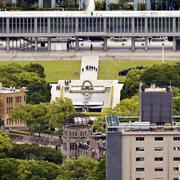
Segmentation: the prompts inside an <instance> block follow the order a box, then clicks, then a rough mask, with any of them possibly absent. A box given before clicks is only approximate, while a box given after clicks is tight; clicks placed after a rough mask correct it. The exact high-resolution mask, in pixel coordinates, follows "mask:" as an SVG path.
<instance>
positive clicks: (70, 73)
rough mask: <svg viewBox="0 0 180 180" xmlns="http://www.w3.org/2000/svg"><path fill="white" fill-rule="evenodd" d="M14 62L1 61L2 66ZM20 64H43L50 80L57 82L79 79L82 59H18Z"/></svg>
mask: <svg viewBox="0 0 180 180" xmlns="http://www.w3.org/2000/svg"><path fill="white" fill-rule="evenodd" d="M10 63H12V62H9V61H8V62H5V61H3V62H0V66H2V65H7V64H10ZM15 63H18V64H20V65H25V64H28V63H39V64H41V65H42V66H43V67H44V69H45V73H46V78H47V81H48V82H55V81H57V80H60V79H79V77H80V65H81V62H80V61H71V60H67V61H16V62H15Z"/></svg>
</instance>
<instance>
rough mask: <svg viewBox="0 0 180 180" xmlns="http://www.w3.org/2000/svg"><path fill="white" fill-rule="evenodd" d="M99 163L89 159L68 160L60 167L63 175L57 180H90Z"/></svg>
mask: <svg viewBox="0 0 180 180" xmlns="http://www.w3.org/2000/svg"><path fill="white" fill-rule="evenodd" d="M97 165H98V162H97V161H96V160H92V159H90V158H88V157H83V156H82V157H80V158H79V159H67V160H65V161H64V163H63V165H62V166H61V167H60V171H61V174H60V175H59V176H58V177H57V179H56V180H70V179H77V180H88V177H89V176H90V175H91V174H92V171H93V170H94V169H95V168H96V167H97Z"/></svg>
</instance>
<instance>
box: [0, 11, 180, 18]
mask: <svg viewBox="0 0 180 180" xmlns="http://www.w3.org/2000/svg"><path fill="white" fill-rule="evenodd" d="M0 17H1V18H3V17H180V11H92V12H91V11H0Z"/></svg>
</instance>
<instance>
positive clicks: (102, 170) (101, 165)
mask: <svg viewBox="0 0 180 180" xmlns="http://www.w3.org/2000/svg"><path fill="white" fill-rule="evenodd" d="M105 179H106V159H105V158H102V159H100V161H99V162H98V165H97V166H96V167H95V168H94V169H93V172H92V174H91V175H90V176H89V177H88V178H87V180H105Z"/></svg>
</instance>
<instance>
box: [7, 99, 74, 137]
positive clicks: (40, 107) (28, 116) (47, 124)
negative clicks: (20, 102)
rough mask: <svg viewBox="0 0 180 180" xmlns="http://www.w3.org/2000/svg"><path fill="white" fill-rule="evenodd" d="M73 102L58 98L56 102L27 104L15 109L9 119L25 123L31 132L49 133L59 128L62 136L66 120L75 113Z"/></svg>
mask: <svg viewBox="0 0 180 180" xmlns="http://www.w3.org/2000/svg"><path fill="white" fill-rule="evenodd" d="M74 112H75V110H74V106H73V104H72V101H71V100H70V99H68V98H57V99H56V101H55V102H53V103H52V104H50V103H40V104H34V105H32V104H26V105H24V106H19V107H17V108H15V109H13V110H12V111H11V113H10V116H9V119H10V120H11V121H16V120H17V119H19V120H22V121H25V122H26V124H27V126H28V128H29V130H30V131H31V132H32V133H33V132H38V133H39V134H40V133H47V132H50V130H51V129H55V128H59V131H60V134H62V127H63V123H64V120H65V119H66V118H67V117H68V116H69V115H70V114H72V113H74Z"/></svg>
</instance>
